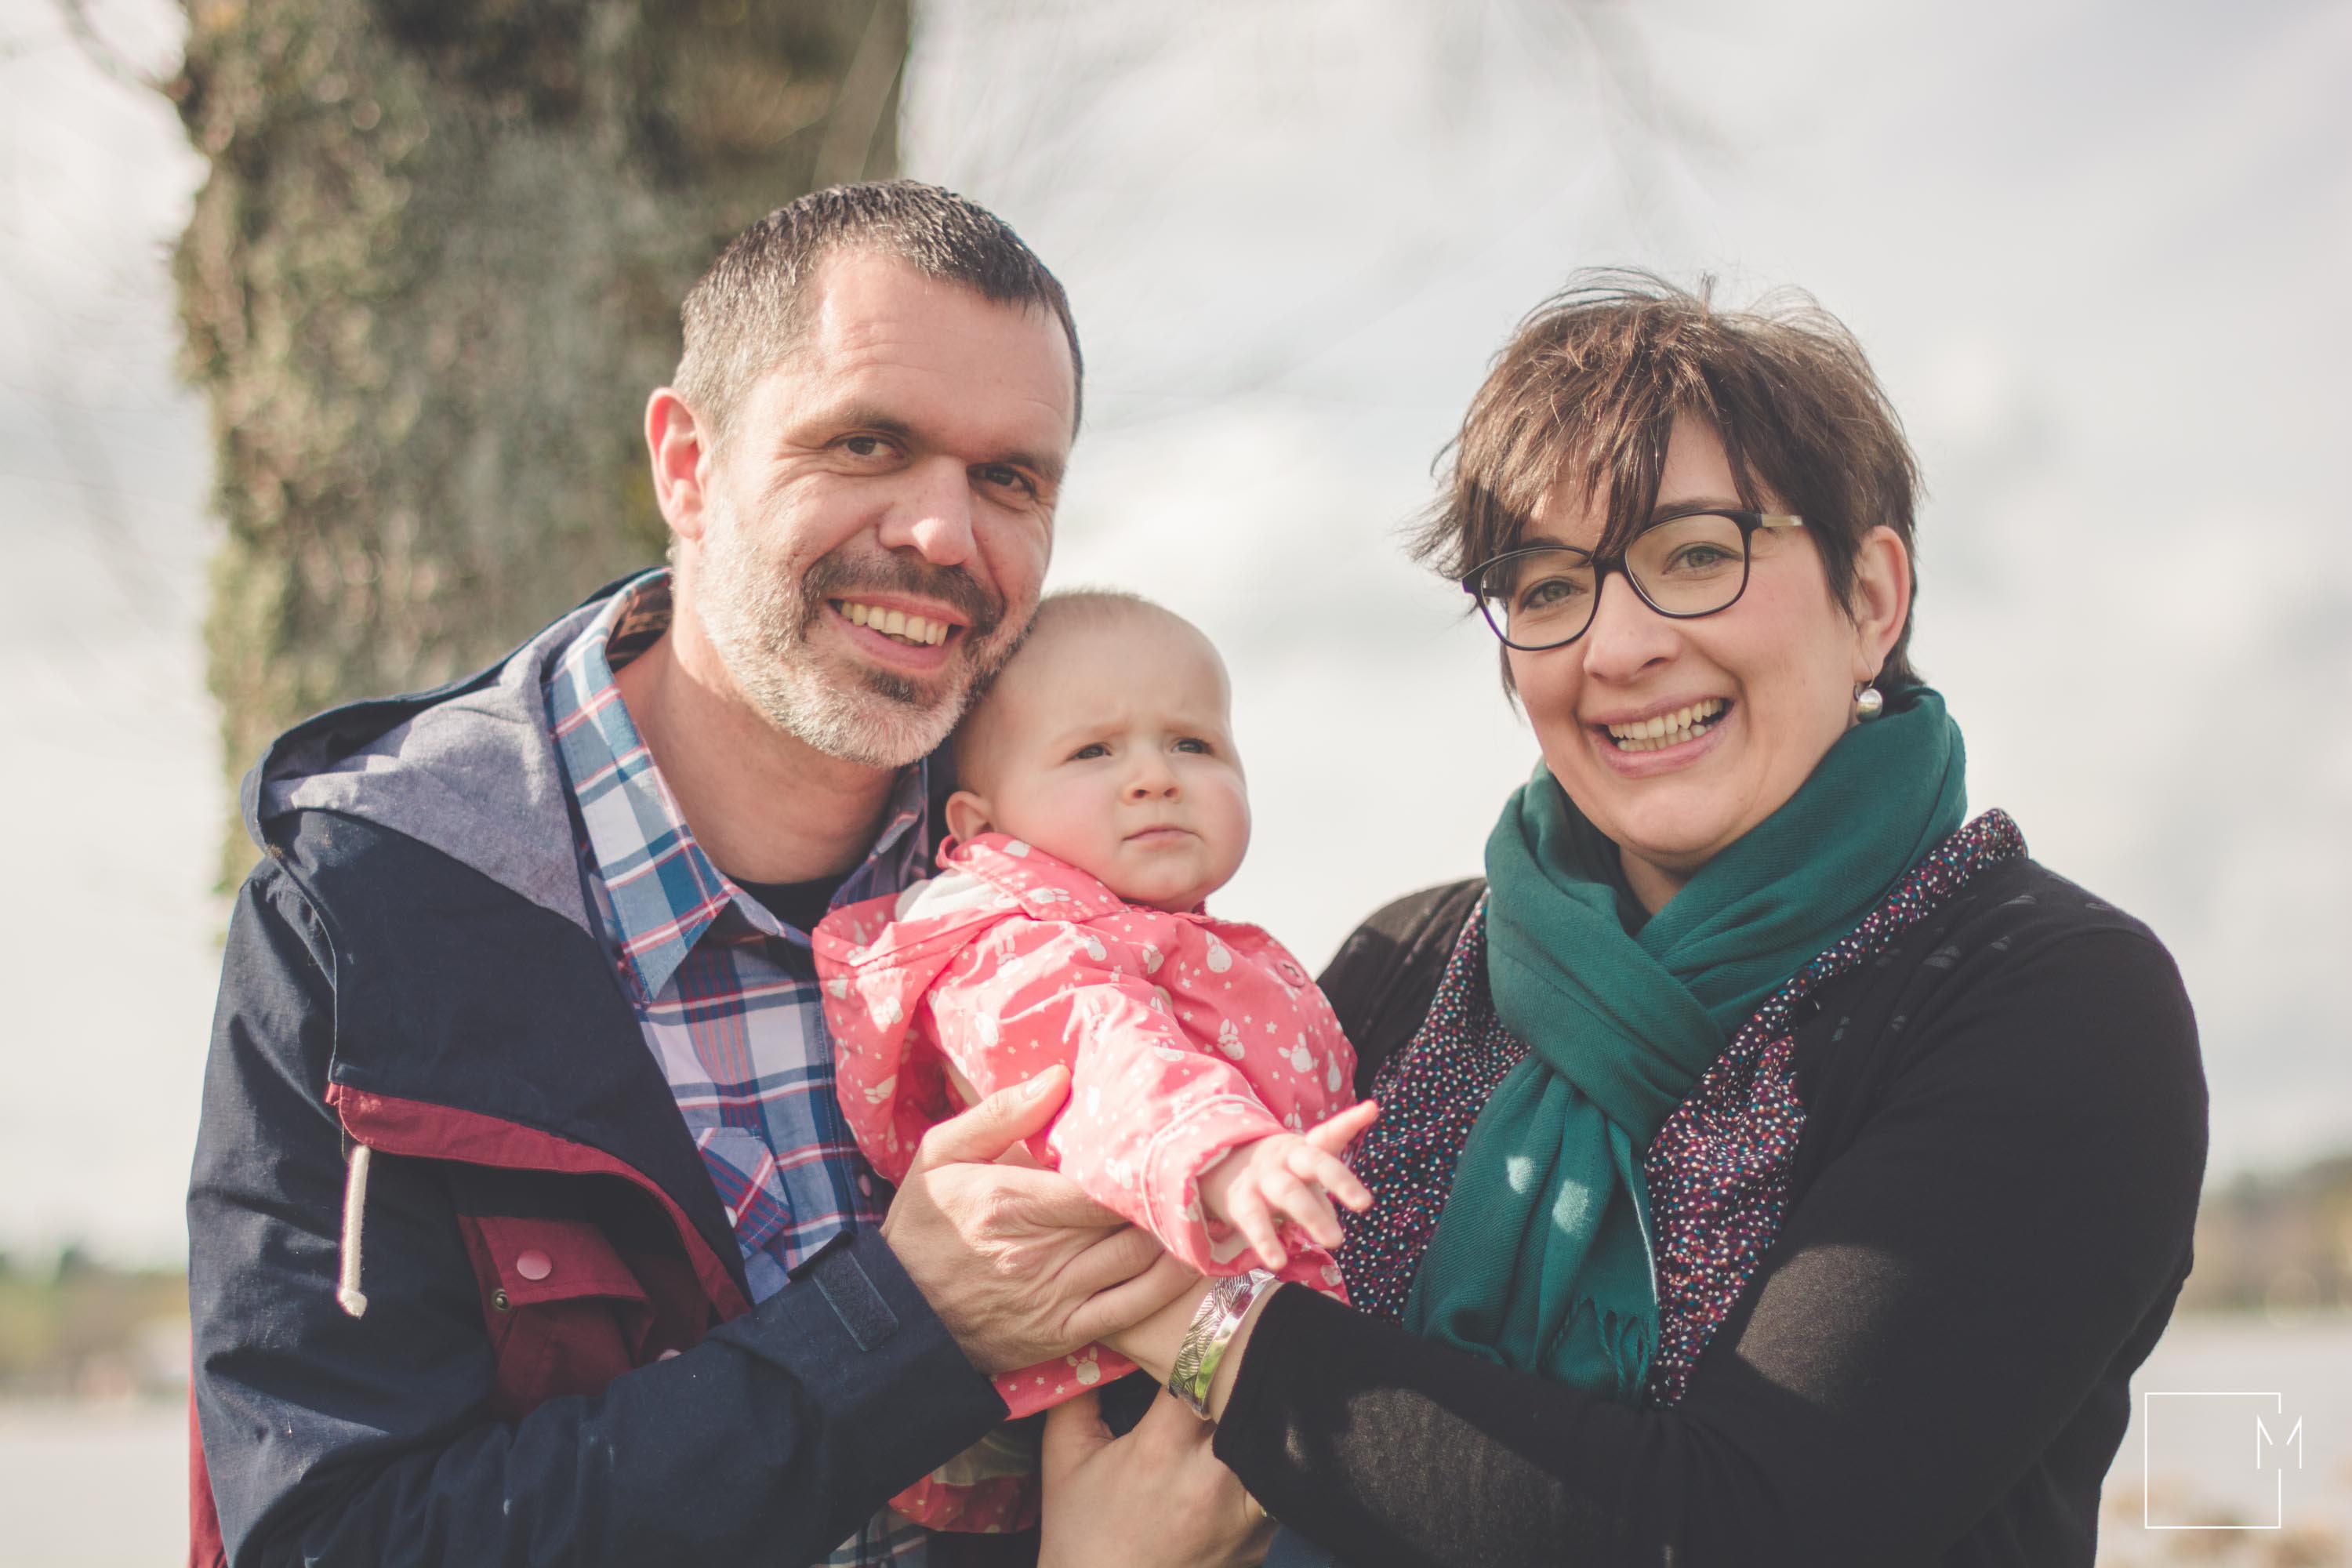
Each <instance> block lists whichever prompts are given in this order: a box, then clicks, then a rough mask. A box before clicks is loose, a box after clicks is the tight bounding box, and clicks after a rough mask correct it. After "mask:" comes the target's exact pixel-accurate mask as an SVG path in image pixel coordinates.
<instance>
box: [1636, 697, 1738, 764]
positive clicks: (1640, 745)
mask: <svg viewBox="0 0 2352 1568" xmlns="http://www.w3.org/2000/svg"><path fill="white" fill-rule="evenodd" d="M1722 711H1723V699H1722V698H1720V697H1710V698H1708V699H1707V700H1705V701H1704V702H1694V703H1692V704H1691V705H1690V706H1689V707H1687V708H1677V709H1676V710H1674V711H1673V712H1672V713H1661V714H1659V715H1658V716H1657V717H1656V718H1654V719H1637V720H1635V721H1633V723H1631V724H1612V725H1610V726H1609V734H1610V738H1611V739H1612V740H1614V741H1615V742H1617V749H1618V750H1619V751H1621V752H1661V751H1664V750H1665V748H1667V747H1668V746H1679V745H1681V744H1682V743H1683V742H1685V741H1687V740H1689V739H1690V738H1691V737H1692V736H1694V735H1696V734H1697V733H1698V732H1699V731H1700V730H1702V729H1704V728H1705V727H1706V725H1707V724H1708V723H1710V722H1711V721H1713V720H1714V719H1715V718H1716V716H1717V715H1718V714H1720V713H1721V712H1722Z"/></svg>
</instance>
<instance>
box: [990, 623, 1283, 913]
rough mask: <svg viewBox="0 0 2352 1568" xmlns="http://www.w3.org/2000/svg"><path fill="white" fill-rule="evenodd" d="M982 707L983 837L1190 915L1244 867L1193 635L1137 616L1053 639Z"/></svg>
mask: <svg viewBox="0 0 2352 1568" xmlns="http://www.w3.org/2000/svg"><path fill="white" fill-rule="evenodd" d="M987 703H988V707H989V708H990V710H991V712H990V713H989V715H988V717H987V724H988V726H989V728H988V731H987V734H986V739H985V742H984V744H983V746H982V752H981V755H980V756H979V757H978V758H976V759H975V761H976V762H977V763H979V769H978V772H979V774H980V776H979V777H977V778H975V779H973V780H971V781H970V782H971V787H972V791H973V794H974V795H977V796H978V797H979V807H980V810H981V812H982V814H983V815H984V816H985V818H986V823H987V826H989V827H991V828H992V829H994V830H995V831H997V832H1000V833H1009V834H1011V835H1012V836H1013V837H1015V838H1020V839H1024V840H1026V841H1027V842H1029V843H1031V844H1034V845H1035V846H1036V847H1038V848H1040V849H1043V850H1045V852H1046V853H1048V854H1050V855H1055V856H1058V857H1059V858H1062V859H1064V860H1066V861H1068V862H1069V863H1070V864H1071V865H1073V866H1076V867H1077V868H1079V869H1080V870H1082V871H1086V872H1088V873H1091V874H1092V875H1093V876H1095V877H1097V878H1099V879H1101V880H1102V882H1103V885H1104V886H1106V887H1108V889H1110V890H1111V891H1112V892H1114V893H1117V894H1118V896H1119V897H1120V898H1122V899H1125V900H1128V901H1129V903H1137V904H1148V905H1150V906H1152V907H1153V908H1155V909H1162V910H1191V909H1194V908H1197V907H1198V906H1199V904H1200V902H1201V900H1203V899H1205V898H1207V897H1208V896H1209V895H1210V894H1211V893H1213V892H1214V891H1215V890H1216V889H1219V888H1221V887H1223V886H1224V885H1225V883H1226V882H1227V881H1228V880H1230V879H1232V877H1233V874H1234V870H1235V869H1236V868H1239V867H1240V865H1241V863H1242V854H1243V852H1244V850H1246V849H1247V848H1248V847H1249V831H1250V817H1249V791H1248V786H1247V785H1246V784H1244V782H1243V778H1242V767H1241V758H1240V756H1239V755H1238V754H1237V753H1236V752H1234V741H1233V728H1232V721H1231V716H1230V714H1229V712H1228V707H1229V699H1228V694H1227V690H1226V686H1225V671H1224V667H1223V664H1222V663H1220V662H1219V660H1218V658H1217V654H1216V650H1215V649H1214V648H1213V647H1210V645H1209V642H1208V639H1207V638H1205V637H1202V636H1201V634H1200V633H1199V632H1197V631H1195V630H1193V629H1192V627H1191V626H1187V625H1185V624H1183V623H1182V622H1181V621H1175V620H1171V619H1169V618H1167V617H1164V616H1158V615H1150V614H1135V615H1120V616H1115V617H1112V618H1110V619H1108V620H1107V621H1104V622H1101V623H1098V624H1093V625H1084V626H1065V627H1056V628H1055V631H1054V633H1053V635H1052V637H1051V639H1050V641H1048V642H1045V643H1042V644H1041V645H1040V646H1038V647H1033V648H1025V649H1024V650H1023V651H1022V653H1021V654H1020V655H1019V656H1017V657H1016V658H1014V660H1013V664H1012V666H1010V667H1009V668H1007V669H1006V670H1005V672H1004V675H1003V678H1002V679H1000V680H999V682H998V684H997V686H996V689H994V690H993V691H992V692H991V693H990V694H989V697H988V699H987ZM966 836H967V837H969V834H967V835H966Z"/></svg>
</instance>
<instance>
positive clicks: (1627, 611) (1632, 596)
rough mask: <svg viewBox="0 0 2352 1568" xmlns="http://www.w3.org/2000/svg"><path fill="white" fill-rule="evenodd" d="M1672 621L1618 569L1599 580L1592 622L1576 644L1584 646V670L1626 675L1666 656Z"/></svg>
mask: <svg viewBox="0 0 2352 1568" xmlns="http://www.w3.org/2000/svg"><path fill="white" fill-rule="evenodd" d="M1577 646H1578V647H1581V648H1582V649H1583V650H1584V668H1585V673H1587V674H1589V675H1591V676H1595V677H1597V678H1599V679H1602V680H1623V679H1631V678H1632V677H1633V676H1635V675H1638V674H1640V673H1641V671H1642V670H1643V668H1645V667H1646V666H1648V665H1651V664H1654V663H1655V662H1657V661H1658V660H1659V659H1662V658H1668V657H1670V656H1671V655H1672V654H1673V652H1674V647H1675V625H1674V622H1672V621H1671V620H1669V619H1667V618H1666V617H1665V616H1662V615H1660V614H1658V612H1657V611H1655V610H1654V609H1652V608H1650V606H1649V605H1648V604H1646V603H1645V602H1644V601H1643V598H1642V595H1639V594H1637V593H1635V592H1634V591H1633V584H1631V583H1629V582H1627V581H1626V580H1625V574H1624V573H1622V572H1612V573H1610V574H1608V575H1607V576H1606V577H1603V578H1602V579H1601V599H1600V603H1598V604H1596V605H1593V607H1592V624H1591V626H1587V627H1586V628H1585V631H1584V636H1583V637H1582V638H1580V640H1579V642H1578V645H1577Z"/></svg>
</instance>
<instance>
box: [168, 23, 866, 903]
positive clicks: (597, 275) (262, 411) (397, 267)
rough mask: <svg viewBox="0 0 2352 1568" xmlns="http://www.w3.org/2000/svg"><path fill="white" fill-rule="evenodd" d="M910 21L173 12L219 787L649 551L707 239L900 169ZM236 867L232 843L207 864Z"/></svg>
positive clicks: (183, 250) (463, 666)
mask: <svg viewBox="0 0 2352 1568" xmlns="http://www.w3.org/2000/svg"><path fill="white" fill-rule="evenodd" d="M189 17H190V27H189V35H188V47H187V61H186V68H185V73H184V77H183V79H181V80H180V81H179V82H177V83H175V84H174V87H175V89H176V91H177V95H178V97H179V100H180V104H181V111H182V115H183V118H184V121H185V123H186V126H187V129H188V133H189V136H190V138H191V139H192V140H193V141H194V142H195V144H196V146H197V147H198V148H199V149H200V150H201V151H202V152H203V153H205V156H206V157H207V158H208V159H209V160H210V162H211V174H210V177H209V178H208V179H207V180H206V182H205V186H204V188H203V190H202V191H201V192H200V193H199V195H197V198H196V203H195V209H194V215H193V216H192V218H191V220H190V222H189V225H188V229H187V233H186V234H185V236H184V237H183V238H182V240H181V242H180V247H179V251H178V255H177V258H176V263H175V272H176V276H177V279H178V284H179V291H180V308H181V313H182V318H183V321H184V327H185V331H186V338H187V346H186V369H187V373H188V374H189V375H190V377H191V378H192V379H193V380H194V382H195V383H196V384H198V385H200V386H201V387H202V388H203V389H204V390H205V393H206V394H207V395H208V397H209V399H210V403H211V407H212V416H213V431H214V437H215V445H216V458H215V498H214V500H215V507H216V508H217V509H218V511H219V513H220V515H221V517H222V519H223V520H224V521H225V522H226V525H227V527H226V541H225V542H224V543H223V545H222V547H221V551H220V554H219V556H218V558H217V560H216V561H215V565H214V572H213V586H212V609H211V615H210V617H209V621H208V625H207V627H206V640H207V648H208V655H209V659H210V679H211V686H212V689H213V692H214V694H215V697H217V698H218V700H219V701H220V705H221V728H222V736H223V742H224V745H225V749H226V759H227V763H228V766H229V768H230V770H231V773H232V776H233V777H234V776H235V775H237V774H241V773H243V771H244V770H245V769H246V768H247V766H249V765H250V764H251V763H252V762H253V761H254V759H255V758H256V757H257V755H258V754H259V752H260V750H261V748H262V746H263V745H264V744H266V743H267V742H268V739H269V737H270V736H271V735H273V734H274V733H276V732H277V731H278V730H280V729H282V728H284V727H285V726H286V725H288V724H289V723H291V722H293V721H296V720H298V719H299V718H301V717H302V716H304V715H305V714H308V713H310V712H313V711H316V710H319V709H320V708H323V707H326V706H328V705H330V704H331V703H335V702H339V701H342V700H348V699H351V698H354V697H362V696H368V695H373V694H381V693H386V692H394V691H401V690H407V689H415V688H418V687H421V686H426V685H431V684H434V683H436V682H439V681H441V680H445V679H449V678H452V677H454V676H457V675H459V674H462V673H464V672H466V671H467V670H470V669H472V668H476V667H478V665H480V664H481V663H483V662H485V661H487V660H488V659H489V658H493V657H495V656H496V655H497V654H498V653H499V652H501V651H502V650H504V649H505V648H507V647H509V646H510V645H511V644H512V643H514V642H515V641H516V640H517V639H519V638H520V637H522V636H524V635H526V634H527V633H529V632H530V630H532V629H533V628H535V627H536V626H539V625H540V624H541V623H542V622H543V621H545V620H546V619H548V618H549V617H551V616H553V615H555V614H557V613H559V612H560V611H562V609H564V608H565V607H566V606H568V605H571V604H572V603H574V602H575V601H577V600H578V599H579V598H581V597H582V596H583V595H585V594H586V593H588V592H589V591H590V590H591V589H593V588H594V587H595V586H596V585H597V584H601V583H604V582H605V581H607V580H609V579H611V578H613V577H615V576H618V575H620V574H623V573H625V572H627V571H629V570H631V569H633V568H635V567H638V566H641V565H643V564H645V563H649V562H651V561H654V560H656V559H657V558H658V557H659V555H660V552H661V548H662V542H663V539H664V531H663V528H662V524H661V520H660V518H659V516H658V515H657V514H656V511H655V510H654V506H653V500H652V492H651V488H650V485H649V484H648V482H647V479H646V463H645V457H644V447H643V442H642V439H641V437H640V435H639V427H640V422H641V416H642V410H643V406H644V400H645V397H646V393H647V392H649V391H650V390H651V389H652V388H653V387H655V386H656V385H659V384H661V383H662V382H663V381H664V380H666V379H667V376H668V374H669V372H670V370H671V368H672V367H673V366H674V365H675V363H676V362H677V303H678V300H679V299H680V298H681V297H682V296H683V295H684V293H685V291H686V290H687V289H688V287H690V286H691V285H692V283H693V281H694V279H695V278H696V277H697V276H698V275H699V273H700V271H701V268H703V266H704V265H705V264H706V263H707V262H708V261H709V258H710V257H711V256H712V255H713V254H714V252H715V251H716V249H717V247H719V245H720V244H721V243H723V242H724V241H725V239H726V238H727V237H729V236H730V235H732V234H734V233H735V232H737V231H738V230H740V229H741V228H742V227H743V226H746V225H747V224H749V223H750V222H751V220H752V219H754V218H756V217H758V216H760V215H761V214H762V213H765V212H767V211H768V210H770V209H771V208H772V207H775V206H778V205H782V203H784V202H786V201H789V200H791V199H792V198H793V196H795V195H799V194H801V193H802V192H803V191H806V190H808V189H811V188H813V187H814V186H816V185H820V184H830V183H832V182H834V181H837V180H846V179H856V178H859V177H861V176H872V175H877V174H887V173H888V172H889V171H890V170H891V168H892V166H893V164H894V163H895V161H896V156H897V136H896V128H897V121H898V77H899V70H900V67H901V65H902V62H903V61H904V59H905V57H906V48H907V38H908V0H774V3H765V0H763V3H761V4H750V3H748V0H734V3H733V4H693V3H688V4H680V5H672V4H656V3H652V0H636V3H630V0H540V3H526V0H478V3H474V4H459V3H457V0H446V3H439V4H428V3H425V0H373V3H367V0H346V3H343V4H333V3H329V0H248V3H238V0H190V5H189ZM252 855H253V851H252V847H251V846H250V844H249V843H248V842H247V839H246V837H245V834H244V832H243V830H242V828H241V827H238V826H235V825H234V824H232V825H231V826H230V830H229V834H228V838H227V842H226V853H225V859H224V872H225V875H226V878H227V879H230V880H234V879H236V877H238V876H241V875H242V874H243V871H244V869H245V868H246V867H247V865H249V864H250V863H251V859H252Z"/></svg>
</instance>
